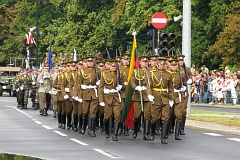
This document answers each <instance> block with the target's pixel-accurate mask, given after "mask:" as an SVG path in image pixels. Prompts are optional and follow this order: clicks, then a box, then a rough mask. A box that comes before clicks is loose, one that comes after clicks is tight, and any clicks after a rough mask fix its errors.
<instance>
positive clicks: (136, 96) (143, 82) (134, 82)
mask: <svg viewBox="0 0 240 160" xmlns="http://www.w3.org/2000/svg"><path fill="white" fill-rule="evenodd" d="M146 71H147V69H146V68H140V69H139V72H140V79H139V75H138V70H137V69H134V71H133V74H132V77H131V79H130V83H131V86H132V88H133V89H134V92H133V96H132V100H133V101H140V91H136V90H135V88H136V87H137V86H145V87H146V88H147V87H148V86H147V75H146ZM139 80H140V84H139ZM142 97H143V100H144V101H149V100H148V97H147V90H143V91H142Z"/></svg>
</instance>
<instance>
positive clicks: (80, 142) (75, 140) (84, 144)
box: [70, 138, 88, 146]
mask: <svg viewBox="0 0 240 160" xmlns="http://www.w3.org/2000/svg"><path fill="white" fill-rule="evenodd" d="M70 140H72V141H74V142H77V143H78V144H81V145H83V146H87V145H88V144H87V143H83V142H82V141H79V140H77V139H74V138H70Z"/></svg>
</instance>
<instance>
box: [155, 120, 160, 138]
mask: <svg viewBox="0 0 240 160" xmlns="http://www.w3.org/2000/svg"><path fill="white" fill-rule="evenodd" d="M160 134H161V130H160V121H157V123H156V129H155V135H160Z"/></svg>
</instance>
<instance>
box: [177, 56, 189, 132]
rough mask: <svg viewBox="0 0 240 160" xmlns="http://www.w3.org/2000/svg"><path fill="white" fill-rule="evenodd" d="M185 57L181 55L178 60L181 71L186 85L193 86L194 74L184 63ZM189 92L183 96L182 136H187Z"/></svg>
mask: <svg viewBox="0 0 240 160" xmlns="http://www.w3.org/2000/svg"><path fill="white" fill-rule="evenodd" d="M184 57H185V56H184V55H179V56H178V60H179V63H180V71H181V73H182V76H183V77H185V81H184V83H186V84H188V85H191V84H192V74H191V70H190V68H188V67H186V65H185V63H184ZM188 97H189V94H188V90H186V91H185V92H184V94H183V108H182V123H181V126H180V134H181V135H185V132H184V128H185V122H186V115H187V103H188Z"/></svg>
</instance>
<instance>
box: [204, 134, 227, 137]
mask: <svg viewBox="0 0 240 160" xmlns="http://www.w3.org/2000/svg"><path fill="white" fill-rule="evenodd" d="M204 134H206V135H209V136H215V137H221V136H223V135H221V134H217V133H204Z"/></svg>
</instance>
